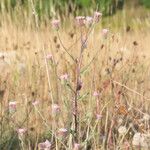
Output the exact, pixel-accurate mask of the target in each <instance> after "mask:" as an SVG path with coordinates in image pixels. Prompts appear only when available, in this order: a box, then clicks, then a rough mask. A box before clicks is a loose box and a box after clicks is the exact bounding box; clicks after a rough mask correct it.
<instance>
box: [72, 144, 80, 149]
mask: <svg viewBox="0 0 150 150" xmlns="http://www.w3.org/2000/svg"><path fill="white" fill-rule="evenodd" d="M80 148H81V145H80V144H78V143H74V148H73V150H79V149H80Z"/></svg>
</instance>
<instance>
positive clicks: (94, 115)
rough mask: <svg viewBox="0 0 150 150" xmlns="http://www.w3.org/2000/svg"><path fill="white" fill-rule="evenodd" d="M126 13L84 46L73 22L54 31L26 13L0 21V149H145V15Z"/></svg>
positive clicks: (148, 117) (149, 26) (149, 25)
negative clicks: (45, 145) (38, 23)
mask: <svg viewBox="0 0 150 150" xmlns="http://www.w3.org/2000/svg"><path fill="white" fill-rule="evenodd" d="M141 11H142V10H141ZM131 12H132V10H131ZM131 12H130V13H129V14H128V13H126V12H123V13H118V14H116V15H115V16H113V17H111V18H104V20H102V21H101V22H99V23H98V24H95V25H94V28H92V29H91V30H90V32H89V35H88V39H86V41H85V43H84V42H83V41H81V37H82V38H83V39H82V40H84V38H87V37H86V34H87V32H88V31H89V29H88V28H87V27H78V26H76V25H75V24H74V22H75V21H74V18H73V17H70V18H69V19H68V20H66V22H67V23H66V22H63V23H61V24H62V26H61V28H60V29H59V31H55V30H53V29H52V27H51V23H50V21H49V20H47V22H44V23H43V22H41V24H40V26H39V28H38V29H37V28H36V25H35V24H36V17H35V15H32V14H31V16H30V17H29V18H28V17H26V16H24V17H23V18H20V17H21V16H19V15H20V14H18V15H16V18H15V20H16V21H14V20H13V22H12V20H11V17H10V16H9V15H7V14H6V15H4V14H2V15H1V27H0V43H1V44H0V49H1V53H2V54H1V55H0V56H1V57H0V66H1V67H0V70H1V72H0V103H1V104H0V106H1V108H0V112H1V113H0V127H1V129H0V149H4V150H5V149H7V150H10V149H11V150H15V149H16V150H17V149H24V150H28V149H29V150H33V149H38V145H39V143H41V142H45V140H46V139H47V140H48V141H49V142H50V143H49V144H51V149H56V150H61V149H65V150H67V149H68V150H72V149H74V150H75V149H76V150H77V149H87V150H88V149H92V150H100V149H101V150H104V149H114V150H116V149H122V150H127V149H147V150H148V149H149V147H150V143H149V139H150V137H149V136H150V127H149V124H150V110H149V107H150V94H149V90H150V87H149V84H150V83H149V82H150V80H149V75H150V70H149V65H150V62H149V58H150V55H149V48H150V47H149V41H150V34H149V32H150V20H149V19H148V17H147V16H149V15H150V14H149V13H143V14H144V15H145V14H147V15H146V16H145V17H143V16H142V18H140V17H139V16H137V17H134V18H133V17H132V16H131V19H129V18H128V17H129V16H130V14H132V13H131ZM140 14H142V13H140ZM18 18H20V20H18ZM121 22H122V23H121ZM103 28H109V33H108V36H107V38H105V37H104V36H103V34H102V29H103ZM81 32H82V34H81ZM82 44H83V45H84V46H85V47H84V48H83V45H82ZM82 48H83V51H82V53H81V49H82ZM66 51H67V52H66ZM4 52H5V53H4ZM68 54H69V55H68ZM80 56H81V57H80ZM77 81H78V82H77ZM10 102H15V105H13V104H11V105H10ZM74 103H77V106H78V107H77V110H76V108H74ZM76 111H77V112H76ZM74 117H77V120H75V119H74ZM75 125H77V128H75ZM19 129H22V130H23V131H22V130H19ZM139 134H140V136H137V137H135V135H139ZM136 142H137V143H136ZM41 144H43V143H41ZM78 144H80V145H78ZM79 146H80V148H79ZM39 149H40V148H39Z"/></svg>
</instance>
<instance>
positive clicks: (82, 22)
mask: <svg viewBox="0 0 150 150" xmlns="http://www.w3.org/2000/svg"><path fill="white" fill-rule="evenodd" d="M76 23H77V25H78V26H79V27H82V26H84V25H85V17H84V16H77V17H76Z"/></svg>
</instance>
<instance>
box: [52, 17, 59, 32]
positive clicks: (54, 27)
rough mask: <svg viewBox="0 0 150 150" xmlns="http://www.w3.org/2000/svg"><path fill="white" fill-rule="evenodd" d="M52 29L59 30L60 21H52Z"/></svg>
mask: <svg viewBox="0 0 150 150" xmlns="http://www.w3.org/2000/svg"><path fill="white" fill-rule="evenodd" d="M52 27H53V29H55V30H59V28H60V20H58V19H55V20H52Z"/></svg>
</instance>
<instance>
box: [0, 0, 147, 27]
mask: <svg viewBox="0 0 150 150" xmlns="http://www.w3.org/2000/svg"><path fill="white" fill-rule="evenodd" d="M33 9H34V10H35V12H36V16H37V18H38V22H39V25H40V26H41V24H42V25H44V26H49V21H50V19H52V18H60V19H61V20H65V22H67V21H70V18H72V17H74V16H77V15H89V16H90V15H92V14H93V12H94V11H96V10H97V11H100V12H102V13H103V18H104V19H103V21H102V25H107V26H108V27H109V26H110V27H111V28H117V29H118V27H122V26H124V28H126V27H127V26H128V25H130V26H132V27H133V28H138V29H141V28H144V27H145V25H146V27H150V23H149V22H150V0H0V25H2V24H4V23H6V24H12V23H15V25H18V26H19V27H20V26H21V25H22V27H25V28H26V27H27V26H28V27H29V26H35V24H36V23H35V22H36V21H35V17H34V16H35V15H34V11H33ZM66 18H69V19H66ZM121 19H123V20H124V21H120V20H121ZM110 24H111V25H110ZM65 26H66V25H65Z"/></svg>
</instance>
